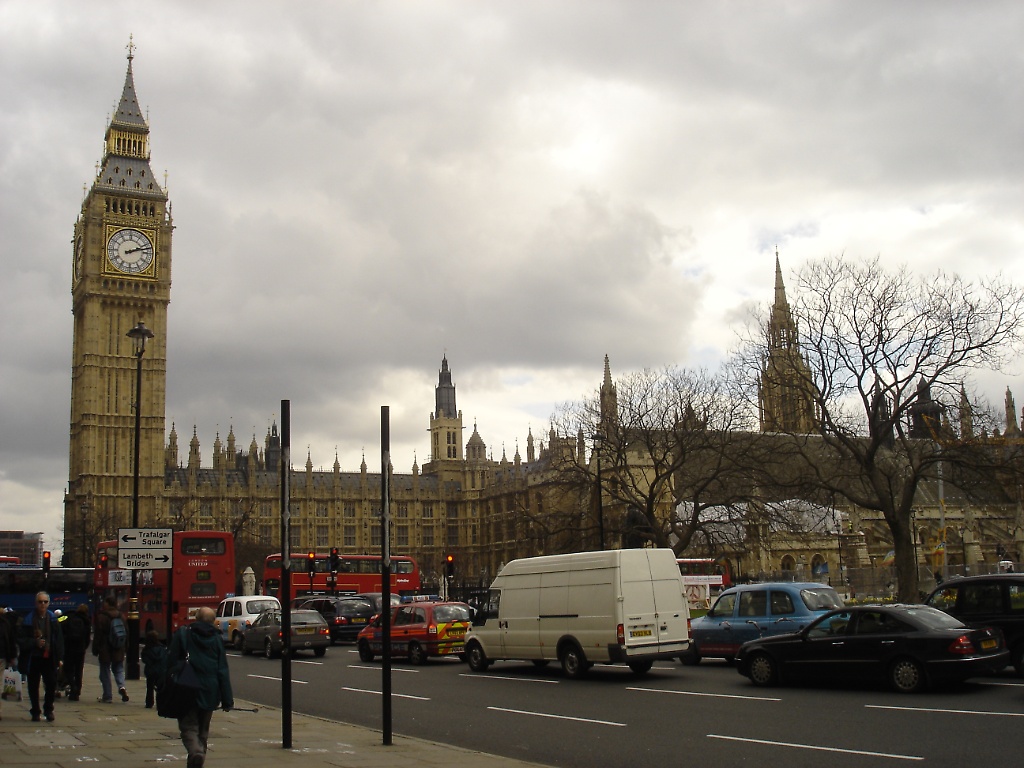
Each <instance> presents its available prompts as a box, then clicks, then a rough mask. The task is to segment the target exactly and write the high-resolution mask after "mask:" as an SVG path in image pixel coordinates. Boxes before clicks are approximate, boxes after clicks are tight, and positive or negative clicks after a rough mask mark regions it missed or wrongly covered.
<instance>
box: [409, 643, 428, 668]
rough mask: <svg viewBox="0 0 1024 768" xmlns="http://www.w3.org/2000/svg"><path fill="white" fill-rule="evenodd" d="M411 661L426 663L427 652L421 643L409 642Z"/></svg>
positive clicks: (413, 662)
mask: <svg viewBox="0 0 1024 768" xmlns="http://www.w3.org/2000/svg"><path fill="white" fill-rule="evenodd" d="M409 663H410V664H426V663H427V654H426V652H425V651H424V650H423V646H422V645H420V644H419V643H409Z"/></svg>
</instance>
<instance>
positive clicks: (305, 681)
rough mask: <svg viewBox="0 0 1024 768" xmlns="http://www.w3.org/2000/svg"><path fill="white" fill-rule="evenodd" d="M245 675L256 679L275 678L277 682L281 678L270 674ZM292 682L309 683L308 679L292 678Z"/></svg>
mask: <svg viewBox="0 0 1024 768" xmlns="http://www.w3.org/2000/svg"><path fill="white" fill-rule="evenodd" d="M246 677H255V678H256V679H257V680H276V681H277V682H279V683H280V682H281V678H280V677H271V676H270V675H246ZM292 682H293V683H296V684H298V685H308V684H309V681H308V680H292Z"/></svg>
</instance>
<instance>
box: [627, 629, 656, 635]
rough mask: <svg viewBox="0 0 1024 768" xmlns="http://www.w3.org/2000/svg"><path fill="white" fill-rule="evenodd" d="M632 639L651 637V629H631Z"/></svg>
mask: <svg viewBox="0 0 1024 768" xmlns="http://www.w3.org/2000/svg"><path fill="white" fill-rule="evenodd" d="M629 636H630V637H650V636H651V630H649V629H631V630H629Z"/></svg>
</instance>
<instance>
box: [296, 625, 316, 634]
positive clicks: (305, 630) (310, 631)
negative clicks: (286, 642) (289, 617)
mask: <svg viewBox="0 0 1024 768" xmlns="http://www.w3.org/2000/svg"><path fill="white" fill-rule="evenodd" d="M314 632H316V628H315V627H298V628H297V629H296V630H295V634H296V635H312V634H313V633H314Z"/></svg>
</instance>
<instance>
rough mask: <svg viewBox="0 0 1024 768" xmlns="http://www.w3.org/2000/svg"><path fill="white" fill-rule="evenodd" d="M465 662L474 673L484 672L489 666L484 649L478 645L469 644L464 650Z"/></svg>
mask: <svg viewBox="0 0 1024 768" xmlns="http://www.w3.org/2000/svg"><path fill="white" fill-rule="evenodd" d="M466 662H467V663H468V664H469V668H470V669H471V670H473V671H474V672H486V671H487V668H488V667H489V666H491V662H490V661H489V660H488V658H487V654H485V653H484V649H483V648H481V647H480V644H479V643H470V644H469V646H468V647H467V648H466Z"/></svg>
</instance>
